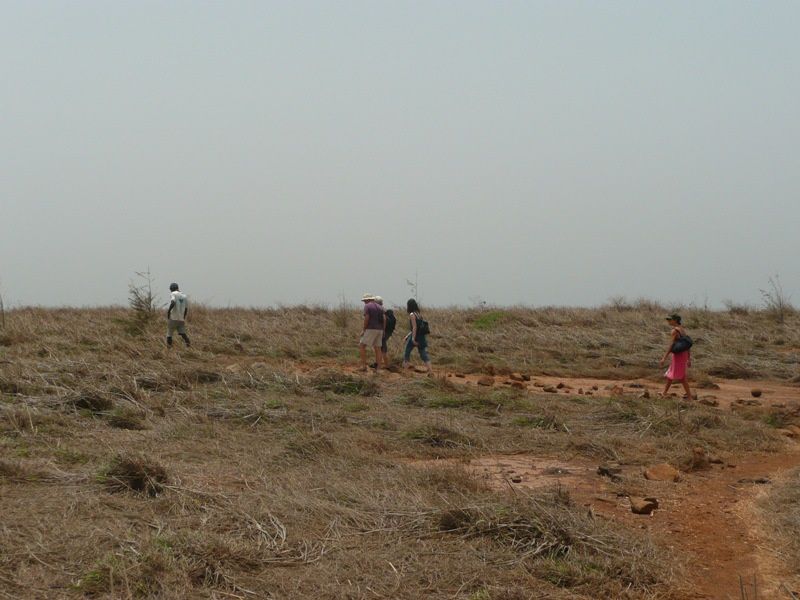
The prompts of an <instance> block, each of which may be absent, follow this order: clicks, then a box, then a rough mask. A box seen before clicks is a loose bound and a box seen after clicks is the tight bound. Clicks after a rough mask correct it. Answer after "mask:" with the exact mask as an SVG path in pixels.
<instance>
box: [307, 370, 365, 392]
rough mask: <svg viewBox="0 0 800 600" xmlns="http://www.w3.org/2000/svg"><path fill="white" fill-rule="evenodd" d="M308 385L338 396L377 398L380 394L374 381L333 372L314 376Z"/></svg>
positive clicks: (329, 371)
mask: <svg viewBox="0 0 800 600" xmlns="http://www.w3.org/2000/svg"><path fill="white" fill-rule="evenodd" d="M309 384H310V386H311V387H312V388H313V389H315V390H317V391H320V392H333V393H334V394H340V395H349V396H377V395H378V393H379V392H380V386H379V385H378V384H377V383H376V382H375V381H372V380H370V379H366V378H364V377H353V376H352V375H348V374H347V373H342V372H341V371H334V370H328V371H325V372H322V373H318V374H316V375H314V376H313V377H312V378H311V379H310V381H309Z"/></svg>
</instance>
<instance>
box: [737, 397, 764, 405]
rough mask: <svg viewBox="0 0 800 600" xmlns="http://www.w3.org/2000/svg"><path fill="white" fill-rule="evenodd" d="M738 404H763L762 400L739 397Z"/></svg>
mask: <svg viewBox="0 0 800 600" xmlns="http://www.w3.org/2000/svg"><path fill="white" fill-rule="evenodd" d="M736 404H741V405H742V406H761V400H753V399H751V398H737V399H736Z"/></svg>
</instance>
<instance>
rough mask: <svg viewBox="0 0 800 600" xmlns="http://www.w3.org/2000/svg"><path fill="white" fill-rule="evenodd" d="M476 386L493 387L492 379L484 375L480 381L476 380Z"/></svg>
mask: <svg viewBox="0 0 800 600" xmlns="http://www.w3.org/2000/svg"><path fill="white" fill-rule="evenodd" d="M478 385H482V386H484V387H491V386H493V385H494V377H489V376H488V375H485V376H483V377H481V378H480V379H478Z"/></svg>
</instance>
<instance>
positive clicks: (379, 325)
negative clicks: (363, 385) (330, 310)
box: [358, 294, 386, 372]
mask: <svg viewBox="0 0 800 600" xmlns="http://www.w3.org/2000/svg"><path fill="white" fill-rule="evenodd" d="M361 302H363V303H364V326H363V328H362V330H361V337H360V338H359V340H358V351H359V356H360V358H361V370H362V371H366V370H367V346H371V347H372V348H374V350H375V365H376V366H375V371H376V372H377V371H378V369H380V366H381V363H382V362H383V360H382V359H381V344H382V343H383V332H384V330H385V329H386V315H385V314H384V313H383V308H381V306H380V305H379V304H378V303H377V302H375V295H374V294H364V295H363V296H361Z"/></svg>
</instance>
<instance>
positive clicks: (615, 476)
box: [597, 463, 622, 481]
mask: <svg viewBox="0 0 800 600" xmlns="http://www.w3.org/2000/svg"><path fill="white" fill-rule="evenodd" d="M597 474H598V475H600V476H601V477H610V478H611V479H612V480H613V481H619V480H620V477H619V476H620V475H621V474H622V467H620V466H619V465H618V464H616V463H610V464H607V465H600V466H599V467H597Z"/></svg>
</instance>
